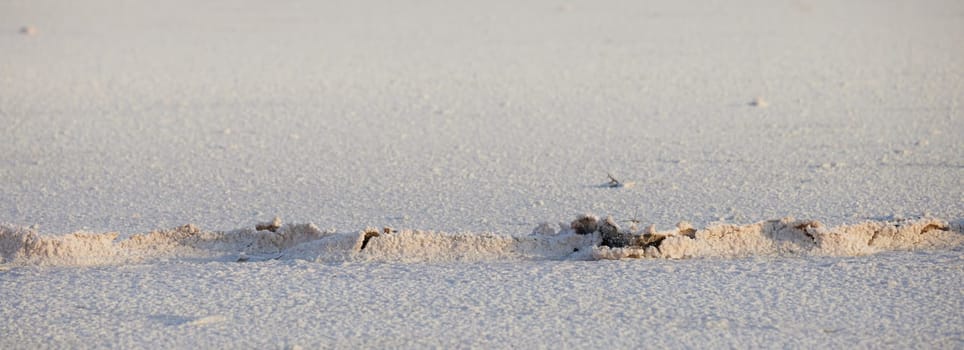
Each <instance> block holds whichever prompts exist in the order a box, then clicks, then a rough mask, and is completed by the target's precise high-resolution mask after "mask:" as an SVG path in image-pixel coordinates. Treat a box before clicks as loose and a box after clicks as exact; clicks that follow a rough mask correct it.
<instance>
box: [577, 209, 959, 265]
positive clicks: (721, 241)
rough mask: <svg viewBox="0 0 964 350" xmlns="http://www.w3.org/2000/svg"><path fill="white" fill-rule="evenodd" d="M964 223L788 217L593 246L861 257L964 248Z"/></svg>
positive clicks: (605, 254) (668, 252) (669, 252)
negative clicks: (835, 222) (832, 222)
mask: <svg viewBox="0 0 964 350" xmlns="http://www.w3.org/2000/svg"><path fill="white" fill-rule="evenodd" d="M961 231H962V230H961V225H960V223H958V224H955V225H952V224H949V223H948V222H947V221H944V220H940V219H933V218H924V219H916V220H898V221H893V222H879V221H877V222H863V223H859V224H855V225H842V226H838V227H834V228H828V227H825V226H823V225H822V224H821V223H820V222H819V221H814V220H794V219H793V218H785V219H781V220H771V221H764V222H758V223H755V224H752V225H742V226H741V225H715V226H710V227H707V228H705V229H702V230H696V231H692V230H691V231H689V232H680V230H675V231H666V232H658V233H655V234H654V236H660V237H661V239H659V241H658V243H657V244H650V245H643V246H627V247H615V248H614V247H607V246H599V247H594V248H593V254H592V255H593V257H594V258H596V259H624V258H671V259H680V258H692V257H723V258H732V257H746V256H752V255H832V256H858V255H868V254H874V253H877V252H881V251H889V250H914V249H942V248H954V247H959V246H961V245H962V244H964V234H962V233H961Z"/></svg>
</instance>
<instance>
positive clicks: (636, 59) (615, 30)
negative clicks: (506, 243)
mask: <svg viewBox="0 0 964 350" xmlns="http://www.w3.org/2000/svg"><path fill="white" fill-rule="evenodd" d="M0 24H2V26H3V27H0V155H2V157H0V221H3V222H6V223H10V224H14V225H23V226H30V225H35V226H34V227H35V228H38V229H39V231H41V232H42V233H43V234H49V235H54V234H63V233H69V232H74V231H77V230H84V231H92V232H105V231H117V232H120V233H121V234H122V235H129V234H133V233H138V232H147V231H151V230H154V229H162V228H171V227H175V226H180V225H183V224H186V223H193V224H196V225H198V226H200V227H201V228H203V229H208V230H231V229H235V228H240V227H251V226H253V225H254V224H255V223H256V222H259V221H264V220H269V219H271V218H272V217H274V216H276V215H277V216H281V217H283V218H284V219H285V221H286V222H313V223H315V224H316V225H318V226H319V227H321V228H323V229H329V228H330V229H332V230H335V231H338V232H352V231H358V230H361V229H363V228H365V227H366V226H379V227H380V226H383V225H388V226H394V227H399V228H415V229H426V230H438V231H446V232H495V233H498V234H506V235H526V234H528V233H529V232H530V231H532V229H533V227H535V226H536V225H537V224H538V223H540V222H543V221H550V222H559V221H565V222H567V221H569V220H571V219H572V218H574V217H575V215H577V214H581V213H584V212H593V213H597V214H601V215H607V214H608V215H613V216H614V217H615V218H617V219H619V220H628V219H634V218H635V219H639V220H641V221H642V222H643V223H644V224H650V223H651V224H655V225H657V227H658V228H661V229H662V228H669V227H672V225H674V224H675V223H676V222H677V221H680V220H687V221H690V222H692V223H693V224H694V225H696V226H698V227H701V226H705V225H708V224H711V223H715V222H732V223H740V224H746V223H753V222H757V221H761V220H768V219H777V218H781V217H784V216H788V215H792V216H795V217H798V218H805V219H816V220H820V221H822V222H823V223H825V224H827V225H830V226H834V225H841V224H851V223H857V222H860V221H863V220H883V219H892V218H895V217H897V218H899V217H913V216H918V215H926V216H934V217H939V218H943V219H946V220H949V221H955V220H958V221H959V220H960V219H961V218H964V141H962V140H964V137H961V135H962V134H964V113H962V109H961V108H962V107H961V99H962V96H964V60H962V59H961V57H964V45H961V43H964V4H962V3H961V2H957V1H886V2H880V1H861V0H855V1H749V0H739V1H692V2H676V1H668V0H657V1H548V0H536V1H527V2H521V3H520V2H516V1H464V2H445V1H365V0H363V1H351V2H338V1H321V2H312V1H280V2H253V1H205V2H201V3H198V2H189V1H164V2H156V3H150V2H137V1H119V0H118V1H114V0H91V1H78V2H68V1H9V0H8V1H3V2H0ZM23 26H30V28H33V30H32V33H21V32H18V30H20V29H21V27H23ZM4 28H6V29H4ZM758 98H759V99H760V100H761V101H763V102H765V104H766V106H763V105H753V104H752V103H751V102H753V101H755V100H756V99H758ZM607 173H611V174H612V175H614V176H615V177H617V178H619V179H620V180H622V181H625V182H634V183H635V186H632V187H627V188H617V189H613V188H604V187H601V186H600V185H601V184H604V183H605V182H607V181H608V178H607ZM961 281H964V255H962V251H961V249H960V248H959V247H958V248H954V249H951V250H942V251H927V252H925V251H918V252H888V253H882V254H877V255H871V256H862V257H792V258H787V257H776V258H774V257H755V258H746V259H729V260H728V259H695V260H683V261H653V260H630V261H562V262H558V261H557V262H552V261H511V262H505V261H496V262H473V263H461V262H441V263H412V264H407V263H366V262H345V263H342V264H323V263H313V262H305V261H301V260H284V261H266V262H252V263H247V264H236V263H233V262H228V261H220V260H217V261H189V260H176V259H173V260H172V261H169V262H164V263H152V264H133V265H120V266H117V265H108V266H95V267H40V266H27V267H15V268H5V269H4V270H2V271H0V285H2V288H0V314H2V315H3V317H2V319H3V320H4V322H2V323H0V334H2V335H3V336H2V337H0V347H2V348H37V347H71V348H83V347H121V348H128V347H148V348H166V347H179V348H193V347H198V346H200V347H204V348H211V347H269V348H270V347H273V346H277V347H297V346H303V347H306V348H314V347H326V348H327V347H355V346H366V347H393V346H400V347H430V346H445V347H548V346H553V345H562V346H567V347H595V346H611V347H620V348H623V347H640V346H643V347H646V346H648V347H660V348H662V347H671V348H678V347H717V346H722V347H823V346H836V347H853V346H856V347H873V348H879V347H892V348H907V347H923V348H960V347H962V346H964V326H962V325H964V315H962V312H960V310H964V305H962V304H964V283H962V282H961Z"/></svg>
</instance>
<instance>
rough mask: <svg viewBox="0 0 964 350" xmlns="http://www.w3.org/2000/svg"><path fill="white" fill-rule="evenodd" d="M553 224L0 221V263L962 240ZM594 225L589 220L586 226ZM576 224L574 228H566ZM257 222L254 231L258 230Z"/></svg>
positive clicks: (690, 254)
mask: <svg viewBox="0 0 964 350" xmlns="http://www.w3.org/2000/svg"><path fill="white" fill-rule="evenodd" d="M582 218H585V217H581V218H580V219H577V220H576V221H573V223H572V224H571V225H569V226H567V225H564V224H560V225H559V226H560V230H558V231H557V230H554V229H552V228H551V227H547V225H540V226H539V227H537V228H536V229H535V230H534V232H533V234H531V235H516V236H513V235H505V234H492V233H456V234H449V233H438V232H426V231H412V230H402V231H397V230H394V229H392V228H388V227H386V228H384V229H382V230H379V229H373V228H369V229H366V230H364V231H360V232H356V233H337V232H334V231H322V230H320V229H319V228H318V227H317V226H315V225H313V224H293V225H291V224H289V225H282V224H281V221H280V219H277V218H276V219H275V221H274V223H272V224H259V225H257V227H256V228H255V229H250V228H249V229H238V230H234V231H229V232H214V231H202V230H201V229H199V228H198V227H196V226H194V225H185V226H182V227H178V228H175V229H171V230H162V231H154V232H151V233H147V234H136V235H133V236H131V237H128V238H125V239H121V240H118V239H117V238H118V234H117V233H103V234H94V233H73V234H68V235H62V236H46V235H40V234H39V233H37V232H36V231H33V230H31V229H29V228H23V227H15V226H0V263H4V262H6V263H9V264H12V265H102V264H130V263H144V262H151V261H159V260H162V261H171V260H177V259H190V260H192V261H197V260H198V259H209V260H224V259H225V258H228V259H230V258H232V257H235V258H237V259H238V261H239V262H247V261H250V260H252V258H255V260H262V259H268V258H270V259H286V260H287V259H301V260H310V261H316V262H347V261H396V262H453V261H460V262H465V261H495V260H506V261H518V260H566V259H568V260H573V259H575V260H585V259H589V258H595V259H621V258H644V257H649V258H675V259H679V258H694V257H725V258H733V257H748V256H755V255H759V256H777V255H779V256H809V255H827V256H859V255H867V254H873V253H877V252H881V251H889V250H918V249H954V248H958V247H960V246H961V245H962V243H964V234H962V233H961V232H962V230H961V225H960V223H955V224H949V223H948V222H947V221H944V220H940V219H933V218H926V219H925V218H922V219H914V220H896V221H892V222H864V223H860V224H856V225H845V226H838V227H833V228H828V227H824V226H822V224H820V223H819V222H817V221H811V220H794V219H792V218H786V219H781V220H772V221H766V222H759V223H756V224H751V225H715V226H710V227H707V228H704V229H699V230H697V229H693V228H690V227H686V226H682V225H681V226H680V227H678V228H677V229H675V230H670V231H665V232H656V231H655V230H652V229H649V230H651V231H653V232H647V233H639V234H637V233H634V232H632V231H630V230H625V229H620V228H618V227H616V226H615V224H611V222H612V221H611V220H607V222H606V223H610V225H613V227H612V228H613V230H619V231H621V233H624V234H627V235H634V234H635V235H636V237H637V239H642V238H644V237H645V238H646V239H647V241H646V243H645V244H635V245H634V244H629V245H619V246H614V245H613V244H612V243H607V238H606V233H605V232H606V230H605V229H604V227H605V224H606V223H604V224H603V225H600V226H599V228H598V229H593V230H591V231H589V232H581V231H580V229H581V228H578V227H577V225H578V224H579V223H580V220H582ZM594 227H595V226H594ZM574 228H576V229H574ZM259 229H260V230H259Z"/></svg>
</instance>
